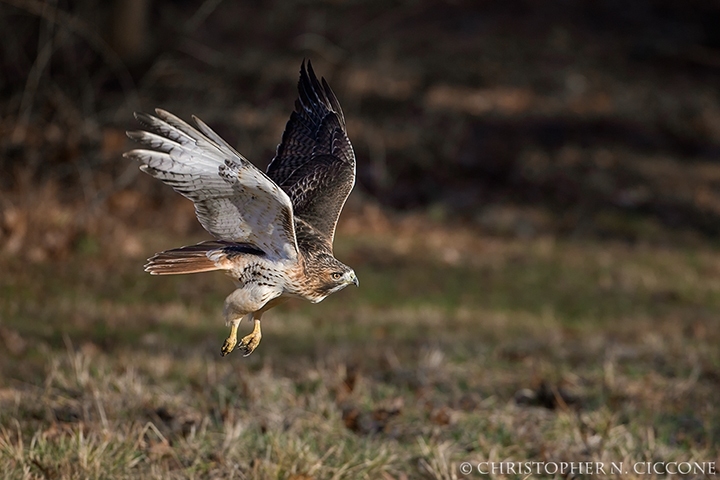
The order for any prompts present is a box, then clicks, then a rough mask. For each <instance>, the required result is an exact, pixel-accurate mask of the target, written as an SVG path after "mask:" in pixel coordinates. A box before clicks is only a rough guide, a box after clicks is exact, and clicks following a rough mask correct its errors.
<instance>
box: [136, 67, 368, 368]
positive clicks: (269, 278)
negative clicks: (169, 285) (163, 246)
mask: <svg viewBox="0 0 720 480" xmlns="http://www.w3.org/2000/svg"><path fill="white" fill-rule="evenodd" d="M298 92H299V97H298V99H297V100H296V102H295V110H294V111H293V112H292V114H291V115H290V119H289V120H288V122H287V125H286V127H285V131H284V133H283V136H282V141H281V142H280V144H279V145H278V147H277V153H276V154H275V158H273V160H272V162H270V165H269V166H268V170H267V173H263V172H262V171H260V170H259V169H258V168H257V167H255V166H254V165H253V164H252V163H250V162H249V161H248V160H247V159H246V158H245V157H243V156H242V155H241V154H240V153H238V152H237V150H235V149H234V148H233V147H232V146H230V144H228V143H227V142H226V141H225V140H223V139H222V138H220V136H219V135H218V134H217V133H215V132H214V131H213V130H212V129H211V128H210V127H208V126H207V125H206V124H205V123H203V122H202V121H201V120H200V119H198V118H195V117H193V120H194V122H195V126H193V125H190V124H188V123H186V122H184V121H183V120H181V119H179V118H178V117H176V116H175V115H173V114H171V113H169V112H166V111H165V110H161V109H157V110H155V115H148V114H144V113H136V114H135V118H136V119H137V120H138V121H139V122H140V123H141V124H142V125H143V127H144V128H145V130H140V131H133V132H128V136H129V137H130V138H131V139H133V140H135V141H137V142H138V143H140V144H142V145H143V146H144V147H145V148H142V149H137V150H132V151H130V152H127V153H126V154H125V157H128V158H134V159H136V160H137V161H139V162H140V164H141V166H140V169H141V170H142V171H143V172H145V173H147V174H148V175H152V176H153V177H155V178H157V179H159V180H162V181H163V182H164V183H167V184H168V185H170V186H171V187H172V188H173V189H174V190H175V191H176V192H178V193H179V194H181V195H183V196H184V197H186V198H188V199H190V200H192V202H193V203H194V204H195V214H196V215H197V218H198V220H199V221H200V224H201V225H202V226H203V228H205V230H207V231H208V232H209V233H210V234H211V235H212V236H213V237H215V240H212V241H207V242H202V243H199V244H197V245H190V246H186V247H180V248H173V249H171V250H166V251H164V252H161V253H158V254H156V255H154V256H153V257H151V258H150V259H149V260H148V263H147V265H145V270H146V271H147V272H150V274H152V275H174V274H181V273H198V272H209V271H213V270H222V271H224V272H225V273H226V274H228V275H230V276H231V277H232V279H233V281H234V282H235V286H236V289H235V291H233V292H232V293H231V294H230V295H228V297H227V298H226V299H225V308H224V311H223V315H224V317H225V323H226V325H227V326H229V327H230V335H229V336H228V338H227V339H226V340H225V343H224V344H223V346H222V348H221V353H222V355H227V354H228V353H230V352H232V351H233V350H234V349H235V347H236V345H237V343H238V341H237V329H238V326H239V325H240V322H241V321H242V319H243V318H247V319H248V321H249V320H253V322H254V324H253V331H252V333H250V334H249V335H247V336H245V337H244V338H243V339H242V340H241V341H240V345H239V348H240V350H242V351H243V352H244V353H245V355H246V356H247V355H250V354H251V353H252V352H253V351H254V350H255V348H257V346H258V344H259V343H260V339H261V338H262V333H261V330H260V319H261V317H262V315H263V313H264V312H265V311H267V310H268V309H270V308H272V307H274V306H275V305H277V304H279V303H282V302H283V301H284V300H286V299H288V298H291V297H298V298H304V299H307V300H310V301H311V302H313V303H317V302H320V301H322V300H323V299H324V298H325V297H327V296H328V295H330V294H331V293H335V292H337V291H339V290H341V289H343V288H345V287H346V286H348V285H350V284H355V285H358V279H357V277H356V276H355V272H354V271H353V269H352V268H350V267H348V266H347V265H344V264H343V263H341V262H340V261H338V260H337V259H336V258H335V257H334V256H333V249H332V245H333V238H334V236H335V227H336V225H337V221H338V217H339V216H340V212H341V211H342V208H343V206H344V205H345V200H347V197H348V195H350V191H351V190H352V188H353V185H354V184H355V153H354V152H353V148H352V145H351V144H350V140H349V139H348V137H347V132H346V130H345V117H344V116H343V112H342V109H341V108H340V103H339V102H338V100H337V97H336V96H335V94H334V93H333V91H332V90H331V89H330V86H329V85H328V84H327V82H326V81H325V79H324V78H323V79H321V80H318V78H317V77H316V76H315V72H313V69H312V65H311V63H310V62H309V61H308V63H307V68H306V66H305V62H303V64H302V66H301V68H300V81H299V82H298Z"/></svg>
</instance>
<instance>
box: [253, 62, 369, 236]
mask: <svg viewBox="0 0 720 480" xmlns="http://www.w3.org/2000/svg"><path fill="white" fill-rule="evenodd" d="M298 91H299V98H298V99H297V100H296V101H295V111H294V112H293V113H292V114H291V115H290V120H289V121H288V123H287V125H286V126H285V132H284V133H283V136H282V142H281V143H280V145H278V148H277V153H276V155H275V158H273V160H272V162H270V165H269V166H268V171H267V173H268V176H269V177H270V178H271V179H273V180H274V181H275V183H276V184H278V185H279V186H280V187H281V188H282V189H283V190H285V192H287V194H288V195H289V196H290V199H291V200H292V204H293V212H294V213H295V216H296V217H298V218H301V219H302V220H304V221H305V222H307V223H308V224H310V225H311V226H312V227H313V228H314V229H315V230H316V231H317V232H318V233H319V234H320V235H321V236H322V237H324V240H325V242H326V243H327V247H328V249H330V250H332V241H333V237H334V235H335V226H336V225H337V221H338V217H339V216H340V211H341V210H342V208H343V205H345V200H347V197H348V195H350V191H351V190H352V188H353V185H354V184H355V153H354V152H353V148H352V145H351V144H350V140H349V139H348V137H347V133H346V131H345V117H344V116H343V112H342V109H341V108H340V103H338V100H337V97H335V94H334V93H333V91H332V90H331V89H330V87H329V86H328V84H327V82H326V81H325V79H324V78H323V79H322V83H321V82H320V81H318V79H317V77H316V76H315V72H313V69H312V65H311V63H310V61H308V64H307V70H306V69H305V62H303V64H302V67H301V68H300V81H299V83H298Z"/></svg>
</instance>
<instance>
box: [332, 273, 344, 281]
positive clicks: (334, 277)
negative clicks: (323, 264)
mask: <svg viewBox="0 0 720 480" xmlns="http://www.w3.org/2000/svg"><path fill="white" fill-rule="evenodd" d="M332 278H333V280H340V278H342V273H338V272H335V273H333V274H332Z"/></svg>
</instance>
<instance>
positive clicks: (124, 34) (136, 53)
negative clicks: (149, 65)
mask: <svg viewBox="0 0 720 480" xmlns="http://www.w3.org/2000/svg"><path fill="white" fill-rule="evenodd" d="M150 1H151V0H113V11H112V18H111V20H110V22H111V25H110V27H111V29H110V33H111V36H110V43H111V45H112V47H113V49H114V50H115V51H116V52H117V54H118V55H119V56H120V58H122V60H123V61H124V62H125V63H126V64H128V65H133V64H136V63H138V62H140V61H142V60H143V59H144V58H145V55H147V54H148V53H149V51H150V42H151V38H150V30H149V22H148V19H149V13H150V5H151V3H150Z"/></svg>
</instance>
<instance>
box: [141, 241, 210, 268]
mask: <svg viewBox="0 0 720 480" xmlns="http://www.w3.org/2000/svg"><path fill="white" fill-rule="evenodd" d="M197 246H199V245H193V246H192V247H182V248H174V249H172V250H166V251H164V252H160V253H156V254H155V255H153V256H152V257H150V258H149V259H148V263H147V264H145V271H146V272H150V274H151V275H178V274H181V273H200V272H211V271H213V270H219V269H220V267H218V266H217V265H216V264H215V262H213V261H212V260H210V259H209V258H208V256H207V253H208V251H209V250H210V249H199V248H197V249H196V248H194V247H197Z"/></svg>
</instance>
